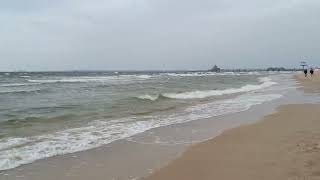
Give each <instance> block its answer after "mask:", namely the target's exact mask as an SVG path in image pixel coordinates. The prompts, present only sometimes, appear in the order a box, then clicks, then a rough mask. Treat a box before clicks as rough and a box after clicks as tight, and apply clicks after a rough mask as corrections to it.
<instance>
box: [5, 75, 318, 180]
mask: <svg viewBox="0 0 320 180" xmlns="http://www.w3.org/2000/svg"><path fill="white" fill-rule="evenodd" d="M285 77H286V78H285V79H283V80H282V81H283V82H287V81H288V80H289V81H292V83H289V84H290V85H284V86H279V87H277V88H276V90H272V91H270V92H268V93H269V94H272V93H277V92H279V91H282V90H281V89H283V88H285V89H286V92H288V94H286V95H284V96H283V97H282V98H280V99H279V100H274V101H270V102H265V103H263V104H260V105H257V106H253V107H251V108H250V109H248V110H246V111H243V112H238V113H231V114H228V115H224V116H217V117H214V118H208V119H202V120H199V121H193V122H187V123H183V124H176V125H170V126H166V127H161V128H156V129H152V130H150V131H147V132H145V133H142V134H139V135H136V136H134V137H130V138H127V139H123V140H119V141H116V142H113V143H111V144H108V145H105V146H102V147H99V148H96V149H92V150H88V151H83V152H78V153H73V154H66V155H62V156H55V157H51V158H47V159H42V160H39V161H36V162H34V163H31V164H27V165H23V166H21V167H18V168H15V169H11V170H8V171H2V172H0V179H1V180H2V179H4V180H13V179H23V180H42V179H48V180H51V179H52V180H53V179H61V180H73V179H77V180H82V179H83V180H85V179H88V178H92V179H97V180H98V179H101V180H102V179H103V180H105V179H117V180H122V179H123V180H126V179H140V178H141V177H148V176H150V175H151V177H152V176H153V174H154V173H155V174H157V173H158V172H161V168H165V167H166V166H167V165H169V166H170V165H171V164H172V163H174V162H175V161H176V159H179V157H180V158H183V157H184V156H185V154H184V152H185V151H189V150H190V149H192V148H193V146H198V143H200V144H199V146H200V145H201V144H203V143H206V142H210V141H211V140H212V139H215V137H217V136H219V135H220V134H221V133H223V132H225V131H228V130H229V129H232V128H237V127H239V126H242V125H245V126H246V125H248V124H254V123H256V122H258V121H261V119H262V117H264V116H266V115H270V114H273V113H275V112H276V108H277V107H278V106H280V105H285V104H300V103H304V102H305V101H306V97H305V96H304V95H303V93H302V92H301V91H297V90H296V83H295V80H293V79H292V78H291V76H285ZM287 78H289V79H287ZM280 79H282V78H280ZM279 84H282V83H281V82H279ZM284 84H285V83H284ZM310 98H311V99H312V97H310ZM310 98H309V100H310ZM309 100H307V102H310V101H309ZM201 142H203V143H201ZM159 170H160V171H159ZM151 177H150V178H151Z"/></svg>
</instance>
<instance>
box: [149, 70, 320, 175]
mask: <svg viewBox="0 0 320 180" xmlns="http://www.w3.org/2000/svg"><path fill="white" fill-rule="evenodd" d="M296 78H297V80H298V81H299V82H300V83H301V85H302V86H303V88H304V90H305V91H306V92H308V93H310V92H319V89H320V88H319V87H320V84H319V82H320V81H319V79H318V78H313V79H310V78H307V79H305V78H304V77H301V76H297V77H296ZM319 132H320V105H318V104H296V105H284V106H281V107H279V108H278V109H277V112H276V113H275V114H272V115H269V116H266V117H265V118H264V119H263V120H262V121H261V122H258V123H256V124H252V125H246V126H242V127H239V128H235V129H232V130H228V131H226V132H224V133H223V134H222V135H220V136H218V137H216V138H214V139H212V140H209V141H206V142H203V143H200V144H198V145H195V146H193V147H191V148H189V149H188V150H187V151H186V152H185V153H184V155H183V156H182V157H181V158H179V159H177V160H175V161H174V162H172V163H171V164H169V165H168V166H167V167H164V168H162V169H160V170H159V171H157V172H155V173H154V174H152V175H151V176H150V177H148V178H147V179H148V180H164V179H166V180H171V179H172V180H174V179H175V180H177V179H183V180H189V179H190V180H195V179H201V180H206V179H208V180H209V179H210V180H212V179H219V180H223V179H225V180H230V179H239V180H249V179H259V180H261V179H279V180H283V179H290V180H291V179H292V180H300V179H301V180H302V179H303V180H313V179H320V153H319V152H320V133H319Z"/></svg>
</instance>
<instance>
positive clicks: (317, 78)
mask: <svg viewBox="0 0 320 180" xmlns="http://www.w3.org/2000/svg"><path fill="white" fill-rule="evenodd" d="M295 78H296V79H297V80H298V82H299V83H300V84H301V86H302V89H303V90H304V91H305V92H306V93H320V75H318V74H317V75H314V76H313V77H311V76H310V75H308V77H305V76H304V74H302V73H300V74H298V75H296V76H295Z"/></svg>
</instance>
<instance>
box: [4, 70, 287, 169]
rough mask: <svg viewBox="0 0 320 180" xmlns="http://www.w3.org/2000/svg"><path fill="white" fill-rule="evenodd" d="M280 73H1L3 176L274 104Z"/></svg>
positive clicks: (278, 96) (277, 96)
mask: <svg viewBox="0 0 320 180" xmlns="http://www.w3.org/2000/svg"><path fill="white" fill-rule="evenodd" d="M277 74H279V73H276V74H275V73H269V72H237V73H235V72H223V73H214V72H184V71H182V72H174V71H171V72H155V71H153V72H146V71H144V72H11V73H0V171H1V170H8V169H12V168H16V167H18V166H21V165H24V164H29V163H32V162H34V161H36V160H40V159H45V158H49V157H53V156H58V155H64V154H69V153H75V152H80V151H85V150H89V149H93V148H97V147H101V146H104V145H107V144H109V143H112V142H114V141H117V140H121V139H126V138H130V137H132V136H134V135H137V134H140V133H143V132H146V131H148V130H151V129H154V128H160V127H163V126H169V125H174V124H179V123H186V122H190V121H198V120H201V119H207V118H214V117H217V116H222V115H227V114H231V113H237V112H241V111H246V110H248V109H250V108H251V107H252V106H255V105H259V104H262V103H265V102H268V101H273V100H275V99H279V98H281V97H282V96H283V94H281V93H279V91H277V93H274V92H272V91H270V89H271V90H272V88H274V87H276V86H277V84H278V82H277V81H276V80H274V79H275V77H277V76H278V75H277Z"/></svg>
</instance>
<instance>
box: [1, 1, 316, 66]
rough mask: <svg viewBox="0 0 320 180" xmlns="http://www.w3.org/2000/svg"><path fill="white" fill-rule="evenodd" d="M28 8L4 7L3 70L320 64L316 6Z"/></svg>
mask: <svg viewBox="0 0 320 180" xmlns="http://www.w3.org/2000/svg"><path fill="white" fill-rule="evenodd" d="M20 2H21V1H20ZM28 2H29V4H24V3H23V2H22V3H21V4H19V2H18V1H16V0H15V1H9V0H7V2H6V1H3V2H1V4H0V5H1V8H0V9H2V10H3V11H0V21H1V22H2V24H4V25H5V26H4V28H1V29H0V39H2V41H0V70H2V71H4V70H20V69H26V70H68V69H69V70H70V69H205V68H209V67H210V66H211V65H213V64H218V65H221V66H224V67H238V66H240V67H263V66H271V65H287V66H291V67H292V66H295V65H297V63H298V62H299V60H300V59H299V58H300V57H301V56H308V57H310V59H309V61H310V63H312V64H317V63H318V62H320V61H319V60H318V59H319V58H320V52H319V51H318V49H320V47H319V42H320V36H319V35H318V32H319V30H320V23H319V21H318V19H319V17H320V13H319V12H320V2H318V1H316V0H304V1H303V0H277V1H276V0H268V1H267V0H262V1H253V0H244V1H236V0H210V1H209V0H199V1H191V0H175V1H169V0H135V1H134V0H92V1H84V0H66V1H62V0H58V1H38V0H30V1H28Z"/></svg>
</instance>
